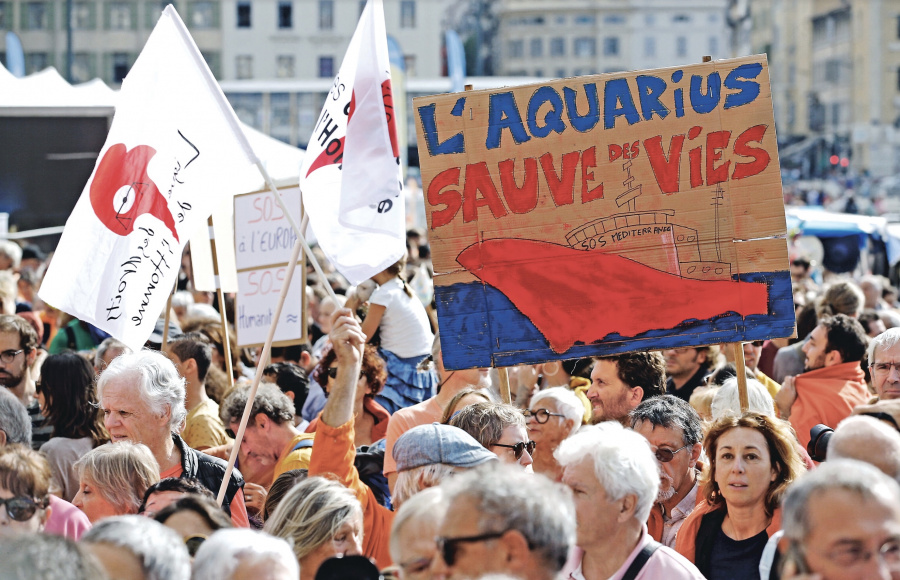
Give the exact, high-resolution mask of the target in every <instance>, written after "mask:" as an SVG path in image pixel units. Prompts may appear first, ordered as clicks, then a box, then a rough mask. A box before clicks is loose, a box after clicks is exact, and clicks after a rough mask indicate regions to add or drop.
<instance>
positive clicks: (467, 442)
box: [393, 423, 497, 473]
mask: <svg viewBox="0 0 900 580" xmlns="http://www.w3.org/2000/svg"><path fill="white" fill-rule="evenodd" d="M393 453H394V461H396V462H397V472H398V473H399V472H401V471H407V470H410V469H414V468H416V467H422V466H423V465H433V464H435V463H443V464H445V465H453V466H454V467H475V466H476V465H481V464H482V463H487V462H488V461H496V460H497V456H496V455H494V454H493V453H491V452H490V451H488V450H487V449H485V448H484V447H482V446H481V444H480V443H478V441H476V440H475V438H474V437H472V436H471V435H469V434H468V433H466V432H465V431H463V430H462V429H459V428H458V427H452V426H450V425H441V424H440V423H432V424H431V425H418V426H416V427H413V428H412V429H410V430H409V431H407V432H406V433H404V434H403V435H401V436H400V437H399V438H398V439H397V442H396V443H394V451H393Z"/></svg>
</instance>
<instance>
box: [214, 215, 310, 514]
mask: <svg viewBox="0 0 900 580" xmlns="http://www.w3.org/2000/svg"><path fill="white" fill-rule="evenodd" d="M285 214H287V212H285ZM302 239H303V237H302V236H300V237H298V238H297V241H296V242H295V243H294V250H293V252H292V253H291V261H290V262H289V263H288V267H287V273H286V274H285V281H284V284H283V285H282V286H281V293H280V294H279V296H278V305H277V306H275V315H274V318H273V319H272V325H271V326H270V327H269V334H268V336H266V343H265V345H264V346H263V350H262V353H261V354H260V357H259V360H260V364H258V365H257V366H256V375H255V376H254V377H253V385H252V386H251V387H250V392H249V393H248V394H247V404H246V405H245V406H244V414H243V416H241V424H240V426H239V427H238V430H237V433H235V434H234V446H233V447H232V448H231V456H230V457H229V458H228V467H227V468H226V469H225V477H223V478H222V485H221V486H220V487H219V494H218V496H217V497H216V501H218V502H219V505H222V501H223V500H224V499H225V492H226V491H227V490H228V481H229V479H231V473H232V471H234V463H235V461H236V460H237V454H238V449H240V447H241V441H242V440H243V439H244V431H245V430H246V428H247V422H248V421H249V419H250V411H251V409H253V401H254V400H255V399H256V391H257V390H259V383H260V380H261V379H262V375H263V371H264V370H265V365H263V364H262V361H265V360H268V358H269V355H270V353H271V352H272V342H273V341H274V340H275V328H276V327H277V326H278V320H279V319H280V318H281V308H282V307H283V306H284V301H285V299H286V298H287V293H288V288H290V286H291V278H293V276H294V268H295V267H296V266H297V260H299V259H300V250H301V249H302V247H303V245H304V244H301V240H302Z"/></svg>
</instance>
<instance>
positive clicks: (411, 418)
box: [384, 397, 444, 475]
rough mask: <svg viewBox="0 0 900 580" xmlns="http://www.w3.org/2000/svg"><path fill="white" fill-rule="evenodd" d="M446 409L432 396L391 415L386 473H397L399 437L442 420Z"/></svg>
mask: <svg viewBox="0 0 900 580" xmlns="http://www.w3.org/2000/svg"><path fill="white" fill-rule="evenodd" d="M443 414H444V410H443V409H442V408H441V406H440V405H438V403H437V397H431V398H430V399H427V400H425V401H422V402H421V403H418V404H416V405H413V406H412V407H406V408H405V409H400V410H399V411H397V412H396V413H394V414H393V415H391V422H390V423H388V428H387V436H386V438H385V442H384V446H385V447H384V474H385V475H387V474H389V473H396V471H397V462H396V461H394V443H396V442H397V439H398V438H399V437H400V436H401V435H403V434H404V433H406V432H407V431H409V430H410V429H412V428H413V427H416V426H418V425H430V424H432V423H434V422H435V421H440V420H441V415H443Z"/></svg>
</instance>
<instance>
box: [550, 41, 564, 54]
mask: <svg viewBox="0 0 900 580" xmlns="http://www.w3.org/2000/svg"><path fill="white" fill-rule="evenodd" d="M550 56H566V39H565V38H559V37H557V38H551V39H550Z"/></svg>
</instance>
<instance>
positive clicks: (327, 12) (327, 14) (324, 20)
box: [319, 0, 334, 76]
mask: <svg viewBox="0 0 900 580" xmlns="http://www.w3.org/2000/svg"><path fill="white" fill-rule="evenodd" d="M332 28H334V0H319V30H331V29H332ZM328 76H333V75H328Z"/></svg>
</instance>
